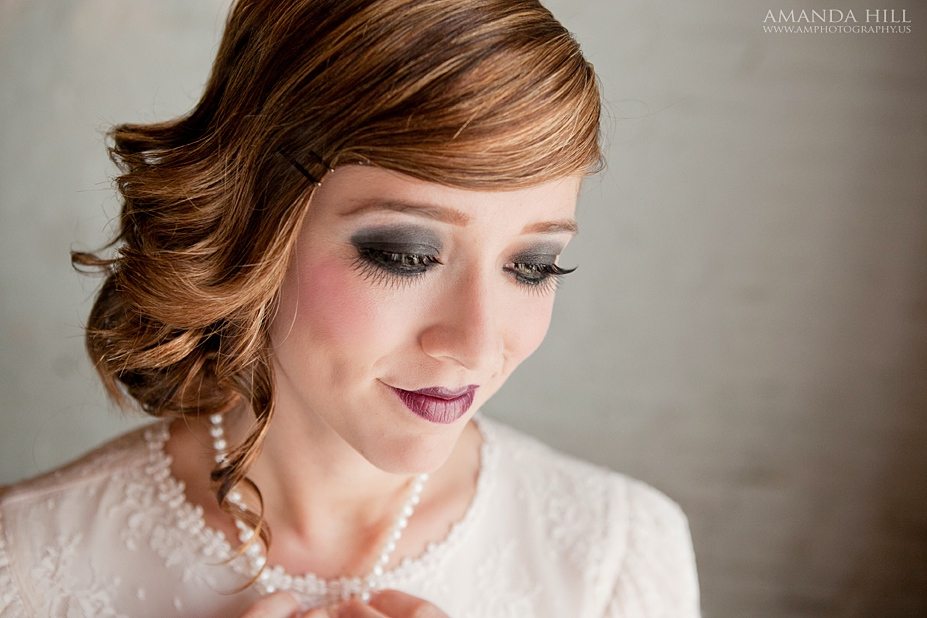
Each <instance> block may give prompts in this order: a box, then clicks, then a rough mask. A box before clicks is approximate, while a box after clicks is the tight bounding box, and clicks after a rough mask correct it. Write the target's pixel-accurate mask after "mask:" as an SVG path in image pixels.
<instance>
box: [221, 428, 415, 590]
mask: <svg viewBox="0 0 927 618" xmlns="http://www.w3.org/2000/svg"><path fill="white" fill-rule="evenodd" d="M222 416H223V415H221V414H212V415H210V416H209V422H210V424H211V425H212V426H211V427H210V428H209V435H210V436H212V439H213V443H212V445H213V448H215V451H216V452H215V459H216V463H218V464H223V463H225V462H226V460H227V458H228V442H227V441H226V439H225V428H224V427H223V425H222ZM427 480H428V474H427V473H423V474H419V475H418V476H417V477H416V478H415V480H414V481H412V489H411V491H410V492H409V496H408V498H406V502H405V504H403V507H402V509H401V510H400V511H399V516H398V517H397V518H396V521H395V522H394V523H393V527H392V529H391V530H390V533H389V536H388V537H387V540H386V542H385V543H384V544H383V547H382V548H381V550H380V554H379V556H378V557H377V561H376V563H375V564H374V565H373V569H371V571H370V573H369V574H368V575H367V576H366V577H364V578H361V577H350V578H341V579H338V580H332V581H327V580H324V579H320V578H318V577H316V576H314V575H311V574H307V575H306V576H304V577H294V576H292V575H290V574H289V573H287V572H286V571H284V570H283V568H282V567H280V566H279V565H278V566H274V567H270V568H265V565H266V563H267V557H266V556H265V555H264V548H263V546H262V545H261V544H260V543H257V542H255V543H252V544H250V545H249V546H248V549H247V550H245V554H244V556H245V558H246V559H247V560H248V563H249V565H250V567H251V569H250V570H251V576H252V577H253V576H255V575H257V574H258V573H260V575H259V576H258V577H257V579H256V580H255V581H254V584H253V586H254V587H255V588H256V589H257V590H258V592H260V593H261V594H270V593H272V592H275V591H277V590H287V591H290V592H293V593H295V594H296V595H297V596H298V597H299V598H300V599H302V600H306V599H309V600H310V602H311V603H313V604H318V603H320V602H321V603H332V602H337V601H339V600H347V599H349V598H351V597H358V598H360V599H361V600H362V601H365V602H366V601H368V600H370V595H371V592H372V591H374V590H377V589H379V588H380V586H381V581H380V580H381V578H382V576H383V574H384V572H385V569H386V565H387V564H389V560H390V557H391V556H392V555H393V552H395V551H396V544H397V543H398V542H399V539H400V538H402V533H403V531H404V530H405V529H406V527H407V526H408V525H409V518H410V517H412V513H414V512H415V507H416V506H417V505H418V503H419V502H420V501H421V498H422V490H423V489H424V487H425V482H426V481H427ZM227 497H228V500H229V502H231V503H232V504H235V505H236V506H238V507H240V508H245V502H244V500H243V499H242V496H241V494H240V493H239V492H238V491H236V490H234V489H233V490H232V491H230V492H229V493H228V496H227ZM235 526H236V527H237V528H238V539H239V540H240V541H241V542H242V543H246V542H248V541H249V540H251V539H252V538H253V537H254V534H255V532H254V528H252V527H251V526H250V525H248V524H247V523H246V522H244V521H242V520H241V519H238V518H237V517H236V518H235Z"/></svg>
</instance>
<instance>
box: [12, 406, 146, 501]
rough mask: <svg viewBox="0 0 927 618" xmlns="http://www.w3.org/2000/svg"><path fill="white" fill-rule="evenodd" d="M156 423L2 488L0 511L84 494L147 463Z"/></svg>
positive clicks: (127, 433)
mask: <svg viewBox="0 0 927 618" xmlns="http://www.w3.org/2000/svg"><path fill="white" fill-rule="evenodd" d="M154 426H156V424H153V425H149V426H147V427H140V428H138V429H135V430H132V431H129V432H126V433H124V434H122V435H120V436H117V437H115V438H113V439H112V440H109V441H108V442H105V443H103V444H101V445H100V446H98V447H96V448H95V449H93V450H91V451H89V452H87V453H85V454H83V455H81V456H80V457H79V458H77V459H75V460H74V461H71V462H69V463H67V464H65V465H63V466H61V467H59V468H56V469H54V470H50V471H48V472H45V473H42V474H40V475H37V476H35V477H32V478H29V479H25V480H23V481H19V482H18V483H14V484H12V485H8V486H5V487H2V488H0V511H5V510H9V509H17V508H24V507H28V505H30V504H34V503H36V502H38V501H41V500H43V499H48V498H54V497H56V496H61V495H64V494H67V493H72V492H73V493H76V494H78V495H83V494H84V493H85V490H86V488H87V486H89V485H93V484H94V483H98V482H101V481H106V480H107V479H108V478H109V475H110V474H111V473H112V472H113V471H114V470H125V469H127V468H132V467H137V466H140V465H143V464H144V463H145V461H146V451H145V448H144V444H145V437H144V436H145V432H146V431H148V430H150V429H151V428H152V427H154ZM46 504H47V503H46Z"/></svg>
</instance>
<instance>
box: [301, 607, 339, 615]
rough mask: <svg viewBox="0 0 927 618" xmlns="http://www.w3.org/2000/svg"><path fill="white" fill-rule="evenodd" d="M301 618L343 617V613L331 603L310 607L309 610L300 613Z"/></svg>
mask: <svg viewBox="0 0 927 618" xmlns="http://www.w3.org/2000/svg"><path fill="white" fill-rule="evenodd" d="M300 618H341V613H340V612H339V611H338V608H336V607H332V606H331V605H329V606H328V607H316V608H315V609H310V610H309V611H308V612H306V613H304V614H300Z"/></svg>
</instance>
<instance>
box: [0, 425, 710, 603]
mask: <svg viewBox="0 0 927 618" xmlns="http://www.w3.org/2000/svg"><path fill="white" fill-rule="evenodd" d="M478 424H479V428H480V431H481V433H482V434H483V436H484V445H483V449H482V455H481V457H482V464H481V469H480V476H479V481H478V483H477V491H476V495H475V497H474V499H473V502H472V503H471V505H470V507H469V509H468V511H467V513H466V515H465V516H464V518H463V519H462V520H461V521H460V522H458V524H457V525H456V526H455V527H454V528H453V529H452V531H451V533H450V534H449V535H448V537H447V538H446V539H445V540H444V541H442V542H440V543H437V544H433V545H431V546H429V548H428V549H427V550H426V552H425V553H424V554H423V555H421V556H419V557H417V558H414V559H406V560H405V561H404V562H403V563H402V564H401V565H400V566H399V567H397V568H395V569H393V570H392V571H389V572H387V573H386V575H385V576H384V578H383V582H384V585H385V587H389V588H397V589H400V590H403V591H406V592H408V593H410V594H414V595H416V596H419V597H422V598H424V599H428V600H430V601H431V602H433V603H434V604H435V605H437V606H438V607H441V608H442V609H443V610H444V611H446V612H447V613H448V614H449V615H450V616H452V617H453V618H505V617H512V618H516V617H517V618H526V617H537V618H545V617H557V618H567V617H568V618H586V617H588V618H593V617H595V618H600V617H618V616H623V617H625V616H626V617H639V616H640V617H657V616H665V617H667V618H670V617H671V618H690V617H693V616H698V615H699V598H698V585H697V581H696V572H695V560H694V558H693V554H692V544H691V539H690V536H689V530H688V527H687V523H686V519H685V516H684V515H683V513H682V512H681V511H680V509H679V508H678V507H677V506H676V504H675V503H673V502H672V501H670V500H669V499H668V498H666V497H665V496H664V495H663V494H661V493H659V492H657V491H656V490H654V489H652V488H650V487H648V486H647V485H644V484H642V483H640V482H637V481H634V480H631V479H629V478H627V477H624V476H621V475H619V474H616V473H614V472H610V471H608V470H605V469H602V468H598V467H595V466H592V465H590V464H586V463H583V462H580V461H577V460H575V459H572V458H570V457H567V456H566V455H563V454H560V453H557V452H555V451H553V450H551V449H550V448H548V447H546V446H544V445H543V444H541V443H539V442H537V441H536V440H534V439H532V438H530V437H528V436H525V435H523V434H521V433H518V432H516V431H515V430H514V429H511V428H509V427H506V426H505V425H502V424H500V423H498V422H497V421H492V420H489V419H487V418H485V417H482V416H481V417H479V418H478ZM167 436H168V431H167V425H166V424H165V423H163V422H156V423H153V424H151V425H149V426H147V427H144V428H142V429H139V430H136V431H133V432H131V433H128V434H125V435H123V436H121V437H119V438H117V439H115V440H113V441H112V442H109V443H108V444H105V445H103V446H102V447H100V448H98V449H96V450H94V451H92V452H91V453H89V454H87V455H85V456H84V457H82V458H81V459H80V460H78V461H76V462H74V463H72V464H70V465H68V466H66V467H64V468H61V469H58V470H55V471H53V472H50V473H48V474H45V475H43V476H41V477H38V478H35V479H32V480H29V481H25V482H22V483H19V484H17V485H13V486H12V487H9V488H7V489H6V490H5V491H4V492H3V494H2V497H0V616H2V617H3V618H7V617H20V616H30V617H31V616H66V617H77V616H133V617H134V616H158V617H164V616H226V617H227V616H232V617H234V616H238V615H239V614H240V613H241V612H242V611H243V610H244V608H246V607H248V606H249V605H250V604H251V603H253V602H254V600H255V599H256V598H257V597H256V593H255V592H254V591H253V590H252V589H247V590H245V591H244V592H239V593H235V594H230V591H233V590H235V589H236V588H237V587H238V586H240V585H241V584H242V583H243V582H244V581H245V578H244V576H243V573H244V569H245V566H244V560H243V559H242V558H239V559H236V560H234V561H232V562H231V563H224V562H223V560H225V559H226V558H228V557H229V556H230V549H231V548H230V545H229V543H228V541H227V540H226V539H225V537H224V536H223V534H222V533H220V532H218V531H216V530H213V529H211V528H209V527H207V526H206V525H205V523H204V520H203V516H202V510H201V509H200V508H199V507H194V506H193V505H192V504H190V503H189V502H187V500H186V498H185V496H184V488H183V485H182V483H180V482H179V481H177V480H176V479H174V478H173V477H172V476H171V474H170V467H169V466H170V459H169V457H168V456H167V455H166V454H165V452H164V450H163V445H164V442H165V441H166V439H167ZM308 577H311V576H308Z"/></svg>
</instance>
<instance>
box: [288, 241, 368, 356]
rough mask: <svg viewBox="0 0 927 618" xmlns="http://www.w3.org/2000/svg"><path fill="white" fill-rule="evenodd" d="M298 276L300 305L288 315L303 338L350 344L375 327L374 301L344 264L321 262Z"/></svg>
mask: <svg viewBox="0 0 927 618" xmlns="http://www.w3.org/2000/svg"><path fill="white" fill-rule="evenodd" d="M297 276H298V277H299V292H298V295H294V296H296V297H297V298H298V306H297V307H291V308H290V312H289V315H290V316H291V317H294V320H293V326H294V328H295V329H298V330H299V331H300V335H301V337H300V338H303V337H307V338H308V339H309V340H310V341H316V342H344V343H349V342H350V341H352V340H361V341H362V340H363V339H364V337H365V336H366V334H367V332H369V331H370V330H372V329H374V328H375V327H376V322H377V319H376V313H377V309H376V303H375V302H374V299H373V298H372V297H371V295H370V294H369V292H368V291H367V290H365V289H364V286H363V282H359V281H358V278H357V277H356V276H355V275H354V273H353V272H352V271H351V269H350V268H348V267H346V266H345V265H344V263H343V262H342V261H339V260H337V259H334V260H327V261H320V262H318V263H316V264H314V265H313V267H312V268H311V269H308V270H305V271H303V272H300V273H298V275H297ZM294 311H295V312H296V313H295V316H294Z"/></svg>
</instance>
